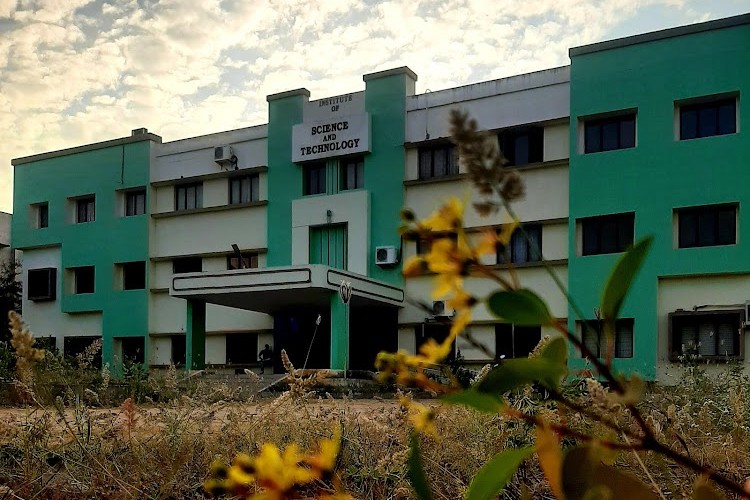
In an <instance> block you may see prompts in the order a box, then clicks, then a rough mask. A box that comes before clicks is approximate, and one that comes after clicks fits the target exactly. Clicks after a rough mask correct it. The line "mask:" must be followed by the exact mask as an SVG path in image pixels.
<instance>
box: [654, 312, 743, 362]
mask: <svg viewBox="0 0 750 500" xmlns="http://www.w3.org/2000/svg"><path fill="white" fill-rule="evenodd" d="M710 316H736V318H737V326H738V328H737V332H736V337H735V345H736V347H737V354H734V355H730V356H724V355H721V354H716V355H700V359H702V360H712V361H735V360H744V359H745V339H744V325H745V321H746V320H747V318H746V317H745V310H744V308H743V309H736V308H732V309H719V310H710V311H679V310H678V311H674V312H671V313H669V314H668V315H667V329H668V332H667V345H668V347H667V348H668V349H669V351H668V353H669V360H670V361H673V362H678V361H681V360H680V358H681V357H682V356H683V355H684V354H685V353H684V352H676V351H675V347H676V346H675V336H676V335H677V334H678V332H677V331H676V329H675V318H677V319H678V321H679V320H682V319H683V318H691V317H692V318H696V319H695V321H696V322H697V321H700V320H699V319H698V318H704V317H710ZM715 321H719V320H715ZM715 324H718V323H715ZM698 335H699V334H698ZM717 349H718V342H717ZM680 351H682V342H680Z"/></svg>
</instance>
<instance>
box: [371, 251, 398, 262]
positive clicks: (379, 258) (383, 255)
mask: <svg viewBox="0 0 750 500" xmlns="http://www.w3.org/2000/svg"><path fill="white" fill-rule="evenodd" d="M375 264H377V265H379V266H392V265H395V264H398V254H397V253H396V247H375Z"/></svg>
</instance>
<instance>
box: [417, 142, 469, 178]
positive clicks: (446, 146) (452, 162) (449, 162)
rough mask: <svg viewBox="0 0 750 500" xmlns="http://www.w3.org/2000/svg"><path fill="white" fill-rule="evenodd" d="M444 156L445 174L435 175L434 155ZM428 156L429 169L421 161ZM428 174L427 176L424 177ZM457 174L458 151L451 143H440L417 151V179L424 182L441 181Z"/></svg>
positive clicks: (422, 147)
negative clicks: (440, 153)
mask: <svg viewBox="0 0 750 500" xmlns="http://www.w3.org/2000/svg"><path fill="white" fill-rule="evenodd" d="M437 152H442V153H443V154H445V155H446V156H445V158H446V164H445V173H442V174H439V175H438V174H436V173H435V154H436V153H437ZM428 155H429V168H427V166H425V165H423V159H424V158H426V157H427V156H428ZM426 174H429V175H426ZM458 174H459V168H458V151H457V149H456V146H455V145H454V144H453V143H441V144H437V145H433V146H421V147H419V148H418V149H417V179H419V180H421V181H424V180H430V179H442V178H444V177H453V176H455V175H458Z"/></svg>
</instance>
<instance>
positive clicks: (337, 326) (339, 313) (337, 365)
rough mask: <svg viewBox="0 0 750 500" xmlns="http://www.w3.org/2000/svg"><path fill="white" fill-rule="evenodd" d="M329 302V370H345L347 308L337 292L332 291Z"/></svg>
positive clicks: (347, 354)
mask: <svg viewBox="0 0 750 500" xmlns="http://www.w3.org/2000/svg"><path fill="white" fill-rule="evenodd" d="M330 303H331V370H346V369H347V368H348V366H349V363H348V359H347V358H348V357H349V308H348V306H347V305H346V304H344V303H343V301H342V300H341V297H339V294H338V293H332V294H331V297H330Z"/></svg>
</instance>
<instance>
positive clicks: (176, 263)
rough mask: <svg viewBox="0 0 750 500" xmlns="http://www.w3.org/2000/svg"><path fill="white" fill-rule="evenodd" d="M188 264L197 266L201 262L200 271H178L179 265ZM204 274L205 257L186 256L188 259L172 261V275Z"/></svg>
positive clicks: (174, 259)
mask: <svg viewBox="0 0 750 500" xmlns="http://www.w3.org/2000/svg"><path fill="white" fill-rule="evenodd" d="M188 262H191V263H193V264H195V263H196V262H200V269H198V270H197V271H196V270H181V271H178V270H177V267H178V266H179V265H187V263H188ZM202 272H203V257H200V256H197V257H196V256H186V257H175V258H173V259H172V274H187V273H202Z"/></svg>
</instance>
